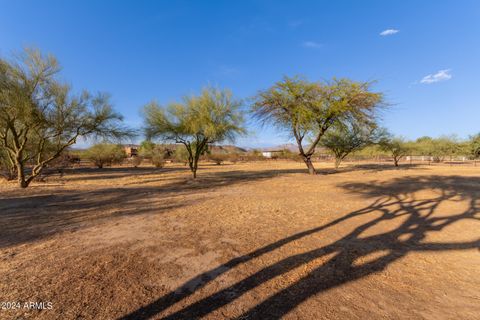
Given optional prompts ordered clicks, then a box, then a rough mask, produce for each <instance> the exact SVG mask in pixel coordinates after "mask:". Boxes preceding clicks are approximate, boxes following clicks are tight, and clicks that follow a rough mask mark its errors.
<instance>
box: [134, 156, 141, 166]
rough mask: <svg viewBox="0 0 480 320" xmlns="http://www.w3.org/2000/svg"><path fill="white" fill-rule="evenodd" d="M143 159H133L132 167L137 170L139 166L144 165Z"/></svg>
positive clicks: (137, 157)
mask: <svg viewBox="0 0 480 320" xmlns="http://www.w3.org/2000/svg"><path fill="white" fill-rule="evenodd" d="M142 161H143V158H142V157H140V156H136V157H132V166H133V167H134V168H137V167H138V166H139V165H141V164H142Z"/></svg>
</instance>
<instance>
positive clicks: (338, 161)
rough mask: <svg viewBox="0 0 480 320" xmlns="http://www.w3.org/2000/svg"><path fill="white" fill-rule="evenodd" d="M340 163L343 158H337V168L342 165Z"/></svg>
mask: <svg viewBox="0 0 480 320" xmlns="http://www.w3.org/2000/svg"><path fill="white" fill-rule="evenodd" d="M340 163H342V158H335V169H338V167H340Z"/></svg>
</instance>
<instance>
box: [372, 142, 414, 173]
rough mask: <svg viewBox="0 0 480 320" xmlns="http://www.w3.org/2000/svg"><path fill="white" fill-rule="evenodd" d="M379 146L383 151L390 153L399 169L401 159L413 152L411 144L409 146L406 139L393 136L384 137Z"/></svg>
mask: <svg viewBox="0 0 480 320" xmlns="http://www.w3.org/2000/svg"><path fill="white" fill-rule="evenodd" d="M379 146H380V148H381V149H382V150H384V151H386V152H388V153H390V155H391V156H392V158H393V161H394V164H395V166H396V167H398V162H399V161H400V159H401V158H403V157H404V156H406V155H407V154H408V153H409V152H411V150H412V147H411V144H409V143H408V142H407V141H406V140H405V139H404V138H402V137H395V136H392V135H387V136H385V137H383V138H382V139H381V140H380V142H379Z"/></svg>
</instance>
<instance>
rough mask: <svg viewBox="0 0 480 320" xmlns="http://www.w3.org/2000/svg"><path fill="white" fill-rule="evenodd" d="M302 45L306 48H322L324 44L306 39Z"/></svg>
mask: <svg viewBox="0 0 480 320" xmlns="http://www.w3.org/2000/svg"><path fill="white" fill-rule="evenodd" d="M302 46H304V47H305V48H320V47H322V44H321V43H318V42H315V41H305V42H303V43H302Z"/></svg>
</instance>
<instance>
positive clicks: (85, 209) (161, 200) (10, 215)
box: [0, 168, 301, 249]
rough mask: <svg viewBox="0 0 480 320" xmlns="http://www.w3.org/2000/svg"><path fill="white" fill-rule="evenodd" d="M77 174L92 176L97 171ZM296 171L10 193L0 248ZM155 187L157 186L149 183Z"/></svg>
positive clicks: (2, 212) (5, 197)
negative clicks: (83, 188)
mask: <svg viewBox="0 0 480 320" xmlns="http://www.w3.org/2000/svg"><path fill="white" fill-rule="evenodd" d="M111 169H113V170H114V171H112V172H116V173H120V174H122V175H123V174H128V172H130V171H131V168H118V170H116V169H117V168H111ZM111 169H108V170H111ZM174 170H175V169H174ZM82 172H84V173H85V172H91V173H93V174H96V173H97V172H99V171H98V170H86V171H82ZM138 172H142V173H144V174H146V173H151V172H158V170H155V169H153V171H152V169H141V170H140V171H138ZM298 172H301V170H295V169H294V170H281V169H280V170H264V171H245V170H230V171H219V172H204V173H202V175H201V176H200V177H199V178H198V179H197V180H195V181H193V180H192V179H190V178H187V179H185V178H178V177H173V178H165V177H164V176H163V175H162V174H161V172H160V174H157V176H152V178H149V180H148V181H145V180H139V182H138V183H132V184H129V185H124V186H115V187H100V188H97V189H87V190H78V191H75V190H63V191H62V190H55V193H53V194H52V193H51V192H49V190H48V189H42V190H40V191H41V192H40V193H39V194H33V195H26V196H22V195H21V194H20V195H19V194H18V193H16V192H17V191H16V190H15V191H13V194H12V195H10V194H8V193H6V194H2V195H0V226H1V229H0V249H1V248H4V247H8V246H11V245H16V244H21V243H25V242H31V241H36V240H39V239H42V238H44V237H47V236H51V235H54V234H56V233H59V232H63V231H66V230H75V229H79V228H83V227H87V226H92V225H95V224H98V223H102V222H105V221H108V220H109V219H112V218H116V217H121V216H134V215H144V214H155V215H158V214H163V213H167V212H169V211H170V210H173V209H176V208H181V207H185V206H189V205H192V204H194V203H196V202H198V201H204V200H206V199H207V198H208V197H209V193H211V192H215V191H216V190H218V189H219V188H223V187H227V186H231V185H235V184H239V183H250V182H254V181H259V180H265V179H271V178H273V177H276V176H280V175H285V174H291V173H298ZM94 179H96V175H94ZM156 182H162V184H161V185H151V184H149V183H156ZM197 195H201V197H196V196H197ZM179 196H184V197H183V198H182V197H179ZM197 198H201V200H198V199H197Z"/></svg>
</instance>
